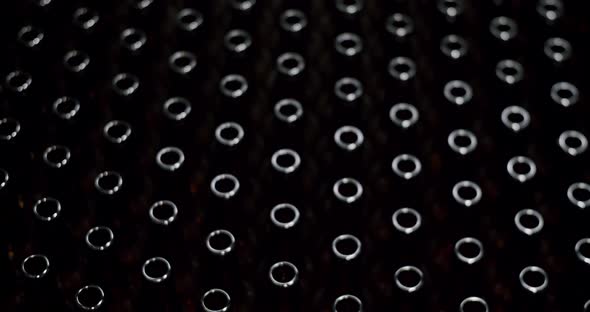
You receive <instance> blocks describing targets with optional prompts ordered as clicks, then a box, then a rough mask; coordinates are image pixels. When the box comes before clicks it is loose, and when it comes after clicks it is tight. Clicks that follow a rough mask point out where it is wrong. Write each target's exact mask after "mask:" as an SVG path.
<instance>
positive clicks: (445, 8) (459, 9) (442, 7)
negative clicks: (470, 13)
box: [437, 0, 465, 19]
mask: <svg viewBox="0 0 590 312" xmlns="http://www.w3.org/2000/svg"><path fill="white" fill-rule="evenodd" d="M437 7H438V10H439V12H440V13H442V14H443V15H444V16H445V17H447V18H449V19H455V18H457V17H458V16H459V15H461V14H462V13H463V11H464V10H465V3H463V1H462V0H439V1H438V6H437Z"/></svg>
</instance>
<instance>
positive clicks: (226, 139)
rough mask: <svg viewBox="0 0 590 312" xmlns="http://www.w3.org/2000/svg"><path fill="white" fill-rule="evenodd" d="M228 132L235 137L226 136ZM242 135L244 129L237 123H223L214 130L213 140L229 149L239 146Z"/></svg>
mask: <svg viewBox="0 0 590 312" xmlns="http://www.w3.org/2000/svg"><path fill="white" fill-rule="evenodd" d="M228 131H232V132H230V134H235V136H233V137H230V136H228ZM234 132H235V133H234ZM244 135H245V132H244V128H242V126H241V125H240V124H239V123H237V122H233V121H228V122H224V123H222V124H220V125H219V126H217V128H216V129H215V139H216V140H217V142H219V143H221V144H223V145H225V146H229V147H233V146H236V145H238V144H240V142H241V141H242V139H243V138H244Z"/></svg>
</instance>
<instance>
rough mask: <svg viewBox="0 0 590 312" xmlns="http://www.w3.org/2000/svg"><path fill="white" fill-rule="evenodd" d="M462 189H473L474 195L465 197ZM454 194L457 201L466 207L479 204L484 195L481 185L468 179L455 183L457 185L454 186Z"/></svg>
mask: <svg viewBox="0 0 590 312" xmlns="http://www.w3.org/2000/svg"><path fill="white" fill-rule="evenodd" d="M462 189H470V190H471V191H473V196H472V197H470V198H466V197H464V195H465V194H461V190H462ZM452 194H453V198H454V199H455V201H456V202H457V203H459V204H460V205H462V206H465V207H471V206H474V205H477V204H478V203H479V202H480V201H481V198H482V195H483V194H482V190H481V188H480V187H479V185H477V184H476V183H475V182H472V181H467V180H464V181H461V182H458V183H457V184H455V186H453V190H452Z"/></svg>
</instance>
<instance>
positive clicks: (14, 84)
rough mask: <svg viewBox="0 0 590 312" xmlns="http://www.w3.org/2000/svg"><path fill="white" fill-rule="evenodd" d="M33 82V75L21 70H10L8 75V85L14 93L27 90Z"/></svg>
mask: <svg viewBox="0 0 590 312" xmlns="http://www.w3.org/2000/svg"><path fill="white" fill-rule="evenodd" d="M32 83H33V78H32V77H31V75H30V74H29V73H25V72H23V71H20V70H16V71H13V72H10V73H9V74H8V75H7V76H6V86H7V87H8V88H9V89H10V90H11V91H12V92H14V93H24V92H26V91H27V90H28V89H29V87H31V84H32Z"/></svg>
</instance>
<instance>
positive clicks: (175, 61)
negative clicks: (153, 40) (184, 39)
mask: <svg viewBox="0 0 590 312" xmlns="http://www.w3.org/2000/svg"><path fill="white" fill-rule="evenodd" d="M168 66H170V69H172V70H173V71H174V72H175V73H177V74H181V75H187V74H189V73H191V72H192V71H193V70H194V69H195V68H196V67H197V57H196V56H195V55H194V54H193V53H191V52H188V51H177V52H174V53H173V54H172V55H171V56H170V58H169V59H168Z"/></svg>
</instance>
